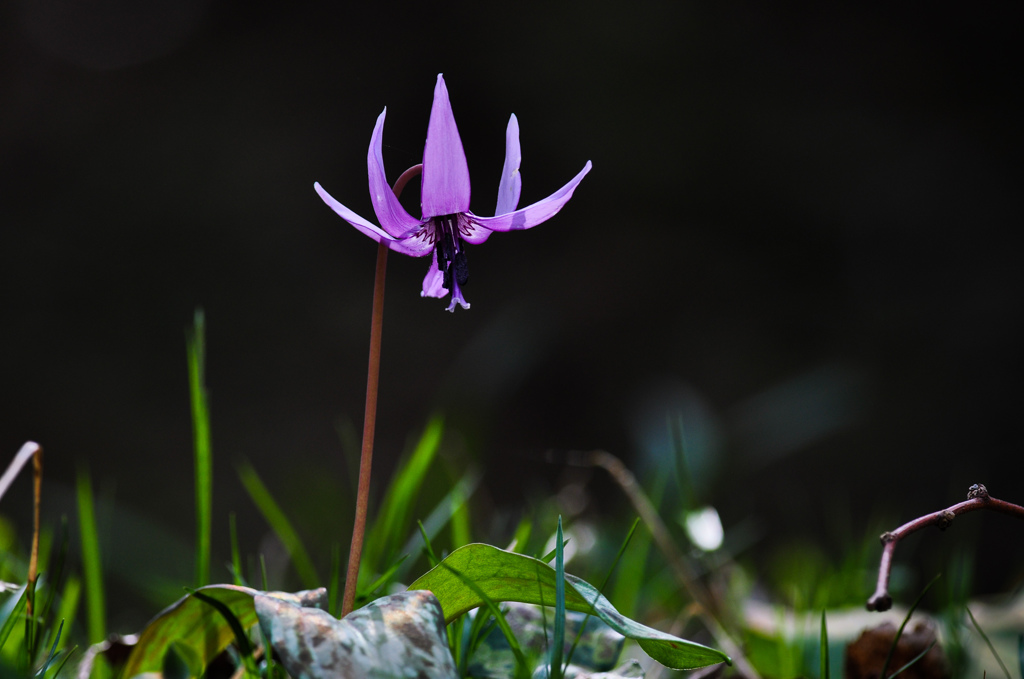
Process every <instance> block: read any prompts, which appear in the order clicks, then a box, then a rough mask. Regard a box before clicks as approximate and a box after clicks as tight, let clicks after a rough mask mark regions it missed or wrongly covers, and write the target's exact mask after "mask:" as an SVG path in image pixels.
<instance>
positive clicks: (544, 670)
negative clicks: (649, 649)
mask: <svg viewBox="0 0 1024 679" xmlns="http://www.w3.org/2000/svg"><path fill="white" fill-rule="evenodd" d="M548 676H549V670H548V667H547V665H544V666H542V667H538V668H537V669H536V671H535V672H534V673H533V679H547V678H548ZM562 676H563V677H564V679H643V677H644V668H642V667H640V663H638V662H637V661H636V660H629V661H627V662H624V663H622V664H621V665H619V666H618V667H616V668H615V669H614V670H609V671H607V672H594V671H593V670H589V669H587V668H585V667H580V666H579V665H569V666H568V667H566V668H565V672H564V673H563V674H562Z"/></svg>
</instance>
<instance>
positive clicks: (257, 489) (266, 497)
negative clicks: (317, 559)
mask: <svg viewBox="0 0 1024 679" xmlns="http://www.w3.org/2000/svg"><path fill="white" fill-rule="evenodd" d="M238 476H239V478H240V479H241V480H242V485H243V486H245V490H246V491H248V493H249V497H251V498H252V501H253V502H254V503H255V504H256V508H257V509H259V510H260V513H261V514H263V518H264V519H266V521H267V523H268V524H270V528H271V529H272V530H273V531H274V533H275V534H276V535H277V537H278V539H279V540H281V544H283V545H284V548H285V549H286V550H288V553H289V554H290V555H291V557H292V561H293V562H294V564H295V570H296V571H298V573H299V578H300V579H301V580H302V584H303V586H304V587H305V588H306V589H314V588H316V587H318V586H319V585H320V582H321V580H320V576H319V575H317V573H316V568H314V567H313V560H312V559H311V558H309V552H307V551H306V548H305V546H304V545H303V544H302V540H300V539H299V534H298V533H297V532H296V531H295V529H294V528H293V527H292V524H291V522H290V521H289V520H288V517H286V516H285V514H284V512H283V511H281V507H280V506H278V504H277V502H276V501H275V500H274V498H273V496H272V495H271V494H270V491H269V490H267V487H266V486H265V485H263V481H262V480H261V479H260V477H259V475H258V474H257V473H256V470H255V469H253V468H252V466H250V465H249V464H248V463H245V462H242V463H240V464H239V465H238Z"/></svg>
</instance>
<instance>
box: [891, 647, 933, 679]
mask: <svg viewBox="0 0 1024 679" xmlns="http://www.w3.org/2000/svg"><path fill="white" fill-rule="evenodd" d="M937 642H938V640H937V639H936V640H935V641H932V643H930V644H928V648H926V649H924V650H923V651H921V652H920V653H918V654H917V655H915V656H914V657H913V658H911V659H910V662H908V663H907V664H906V665H904V666H903V667H901V668H899V669H898V670H896V671H895V672H893V673H892V674H890V675H889V679H895V677H898V676H899V675H900V674H902V673H903V670H906V669H909V668H910V667H911V666H913V665H914V663H916V662H917V661H918V660H920V659H921V658H923V657H925V656H926V655H928V651H930V650H932V646H934V645H935V644H936V643H937Z"/></svg>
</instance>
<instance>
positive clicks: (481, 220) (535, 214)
mask: <svg viewBox="0 0 1024 679" xmlns="http://www.w3.org/2000/svg"><path fill="white" fill-rule="evenodd" d="M590 168H591V164H590V161H589V160H588V161H587V164H586V165H584V166H583V169H582V170H580V173H579V174H577V175H576V176H575V177H573V178H572V180H571V181H570V182H569V183H568V184H566V185H565V186H563V187H562V188H560V189H558V190H557V191H555V192H554V193H552V194H551V195H550V196H548V197H547V198H545V199H544V200H541V201H538V202H536V203H534V204H533V205H529V206H527V207H524V208H522V209H520V210H516V211H515V212H509V213H507V214H503V215H495V216H494V217H479V216H477V215H473V214H470V215H466V216H467V217H468V218H469V220H470V222H472V224H473V227H475V228H470V229H469V231H470V233H469V235H466V234H463V236H462V240H464V241H466V242H467V243H474V244H475V243H481V242H483V241H484V240H486V238H487V236H485V235H483V231H482V230H483V229H487V230H489V231H518V230H521V229H529V228H532V227H534V226H537V225H538V224H540V223H542V222H545V221H547V220H548V219H551V218H552V217H554V216H555V214H557V213H558V211H559V210H561V209H562V206H564V205H565V204H566V203H567V202H569V199H570V198H572V192H573V191H575V190H576V187H577V186H578V185H579V183H580V182H581V181H583V177H584V176H585V175H586V174H587V173H588V172H590Z"/></svg>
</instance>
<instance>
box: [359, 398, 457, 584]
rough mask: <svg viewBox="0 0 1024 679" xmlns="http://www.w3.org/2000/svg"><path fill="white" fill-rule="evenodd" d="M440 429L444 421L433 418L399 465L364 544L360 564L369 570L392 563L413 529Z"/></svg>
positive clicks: (380, 568)
mask: <svg viewBox="0 0 1024 679" xmlns="http://www.w3.org/2000/svg"><path fill="white" fill-rule="evenodd" d="M443 431H444V422H443V421H442V420H441V418H439V417H435V418H434V419H432V420H431V421H430V422H429V423H428V424H427V428H426V429H425V430H424V432H423V435H422V436H421V437H420V439H419V441H418V442H417V443H416V448H415V449H414V450H413V452H412V455H411V456H410V457H409V459H408V460H407V461H404V462H402V463H400V464H399V466H398V471H397V472H396V474H395V476H394V477H393V478H392V480H391V483H390V484H389V485H388V489H387V491H385V493H384V499H383V500H382V501H381V504H380V510H379V511H378V512H377V519H376V520H375V521H374V522H373V525H372V526H371V527H370V530H369V532H368V534H367V536H366V542H365V543H364V546H363V563H364V564H366V565H367V566H368V567H369V568H370V570H372V571H378V572H379V571H381V570H383V569H384V568H385V565H386V564H390V563H393V562H394V560H395V558H396V557H397V556H398V554H399V548H400V547H401V546H402V541H403V540H405V539H406V537H407V536H408V535H409V534H410V533H411V532H412V513H413V509H414V506H415V503H416V500H417V499H418V498H419V495H420V487H421V486H422V485H423V479H424V478H425V477H426V474H427V471H428V470H429V469H430V465H431V464H432V463H433V461H434V458H435V457H436V455H437V450H438V448H439V447H440V444H441V434H442V433H443Z"/></svg>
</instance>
